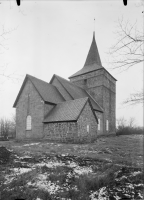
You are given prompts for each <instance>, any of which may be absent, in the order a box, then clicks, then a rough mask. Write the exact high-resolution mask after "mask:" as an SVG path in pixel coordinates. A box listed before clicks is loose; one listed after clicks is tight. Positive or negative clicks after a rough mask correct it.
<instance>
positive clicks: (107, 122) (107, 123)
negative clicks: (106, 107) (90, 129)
mask: <svg viewBox="0 0 144 200" xmlns="http://www.w3.org/2000/svg"><path fill="white" fill-rule="evenodd" d="M106 130H107V131H108V130H109V121H108V120H106Z"/></svg>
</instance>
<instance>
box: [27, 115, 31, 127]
mask: <svg viewBox="0 0 144 200" xmlns="http://www.w3.org/2000/svg"><path fill="white" fill-rule="evenodd" d="M31 129H32V119H31V116H30V115H28V116H27V119H26V130H31Z"/></svg>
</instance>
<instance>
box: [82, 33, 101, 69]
mask: <svg viewBox="0 0 144 200" xmlns="http://www.w3.org/2000/svg"><path fill="white" fill-rule="evenodd" d="M94 63H96V64H98V65H102V64H101V59H100V56H99V52H98V48H97V45H96V41H95V31H94V32H93V40H92V43H91V47H90V50H89V52H88V55H87V59H86V61H85V64H84V67H85V66H87V65H91V64H94Z"/></svg>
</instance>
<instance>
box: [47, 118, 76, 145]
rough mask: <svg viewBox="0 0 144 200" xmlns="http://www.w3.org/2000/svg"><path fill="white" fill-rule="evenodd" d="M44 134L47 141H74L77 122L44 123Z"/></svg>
mask: <svg viewBox="0 0 144 200" xmlns="http://www.w3.org/2000/svg"><path fill="white" fill-rule="evenodd" d="M44 135H45V139H48V140H49V141H59V142H75V140H77V122H61V123H60V122H59V123H45V124H44Z"/></svg>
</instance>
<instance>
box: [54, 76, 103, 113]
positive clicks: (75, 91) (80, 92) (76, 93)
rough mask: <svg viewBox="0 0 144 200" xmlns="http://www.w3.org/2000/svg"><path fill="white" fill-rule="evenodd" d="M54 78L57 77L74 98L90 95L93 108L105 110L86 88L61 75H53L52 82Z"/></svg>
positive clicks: (100, 110)
mask: <svg viewBox="0 0 144 200" xmlns="http://www.w3.org/2000/svg"><path fill="white" fill-rule="evenodd" d="M54 78H57V80H58V81H59V82H60V84H61V85H62V86H63V87H64V89H65V90H66V91H67V92H68V93H69V94H70V96H71V97H72V99H79V98H84V97H89V99H90V102H91V104H92V107H93V109H94V110H97V111H99V112H103V109H102V107H101V106H100V105H99V104H98V103H97V102H96V101H95V100H94V99H93V98H92V97H91V95H90V94H88V93H87V92H86V90H84V89H83V88H81V87H78V86H77V85H75V84H73V83H71V82H70V81H68V80H66V79H64V78H62V77H60V76H58V75H54V76H53V77H52V79H51V81H50V83H52V81H53V79H54ZM62 95H63V94H62Z"/></svg>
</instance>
